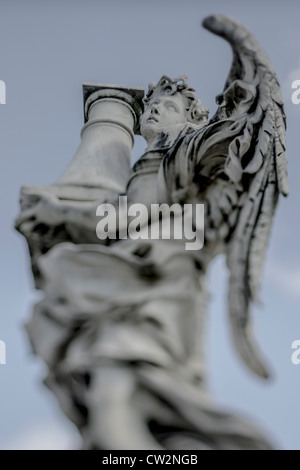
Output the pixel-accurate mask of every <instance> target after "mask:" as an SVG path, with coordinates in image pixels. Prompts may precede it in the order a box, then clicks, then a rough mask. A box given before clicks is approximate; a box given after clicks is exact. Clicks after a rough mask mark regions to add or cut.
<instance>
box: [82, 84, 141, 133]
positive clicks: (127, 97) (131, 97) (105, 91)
mask: <svg viewBox="0 0 300 470" xmlns="http://www.w3.org/2000/svg"><path fill="white" fill-rule="evenodd" d="M82 91H83V107H84V122H85V123H86V122H87V121H88V118H89V110H90V107H91V106H92V104H93V103H95V102H96V101H98V100H100V99H104V98H112V99H119V100H121V101H124V102H125V103H127V105H129V106H130V107H131V108H132V111H133V115H134V121H135V126H134V133H135V134H140V116H141V114H142V112H143V107H144V105H143V101H142V100H143V97H144V94H145V89H144V88H143V87H130V86H126V85H114V84H106V83H88V82H85V83H83V84H82Z"/></svg>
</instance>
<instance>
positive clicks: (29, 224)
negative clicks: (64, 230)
mask: <svg viewBox="0 0 300 470" xmlns="http://www.w3.org/2000/svg"><path fill="white" fill-rule="evenodd" d="M63 221H64V211H63V210H62V209H61V208H60V207H59V200H58V199H57V198H56V197H55V196H53V195H52V194H44V195H43V194H39V195H26V197H24V198H23V199H21V213H20V214H19V216H18V217H17V219H16V221H15V227H16V229H17V230H18V231H19V232H21V233H23V234H29V233H32V232H35V231H37V228H38V227H39V228H40V231H43V228H44V231H46V228H47V227H49V226H52V227H53V226H58V225H61V224H62V223H63Z"/></svg>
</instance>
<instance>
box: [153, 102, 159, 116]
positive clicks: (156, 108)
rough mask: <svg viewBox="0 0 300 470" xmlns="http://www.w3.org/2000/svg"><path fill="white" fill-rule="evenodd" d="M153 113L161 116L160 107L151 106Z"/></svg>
mask: <svg viewBox="0 0 300 470" xmlns="http://www.w3.org/2000/svg"><path fill="white" fill-rule="evenodd" d="M151 113H152V114H159V109H158V105H157V104H153V105H152V106H151Z"/></svg>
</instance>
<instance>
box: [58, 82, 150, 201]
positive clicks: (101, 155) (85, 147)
mask: <svg viewBox="0 0 300 470" xmlns="http://www.w3.org/2000/svg"><path fill="white" fill-rule="evenodd" d="M83 92H84V108H85V121H86V122H85V125H84V126H83V129H82V131H81V143H80V146H79V148H78V150H77V152H76V154H75V156H74V158H73V160H72V161H71V163H70V165H69V166H68V167H67V169H66V170H65V171H64V173H63V174H62V176H61V177H60V178H59V179H58V181H57V182H56V183H55V185H56V186H64V187H66V186H67V187H68V192H71V193H76V192H77V191H76V189H75V188H73V190H72V189H71V188H70V186H73V187H74V186H76V187H78V186H79V187H84V188H85V193H86V194H87V193H89V194H90V195H91V196H92V194H94V193H95V191H96V192H97V193H98V191H97V190H101V196H102V197H103V196H105V194H104V193H106V192H107V191H108V192H109V193H110V192H111V191H113V192H116V193H119V192H123V191H125V189H126V184H127V181H128V177H129V172H130V168H131V149H132V146H133V143H134V133H138V132H139V119H140V115H141V110H142V106H141V100H142V97H143V95H144V90H143V88H127V87H116V86H114V85H92V84H84V85H83ZM66 189H67V188H65V190H66ZM58 190H59V188H58ZM103 190H104V191H103Z"/></svg>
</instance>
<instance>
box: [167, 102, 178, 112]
mask: <svg viewBox="0 0 300 470" xmlns="http://www.w3.org/2000/svg"><path fill="white" fill-rule="evenodd" d="M168 111H175V112H176V111H177V109H176V108H175V106H174V105H173V104H169V105H168Z"/></svg>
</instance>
